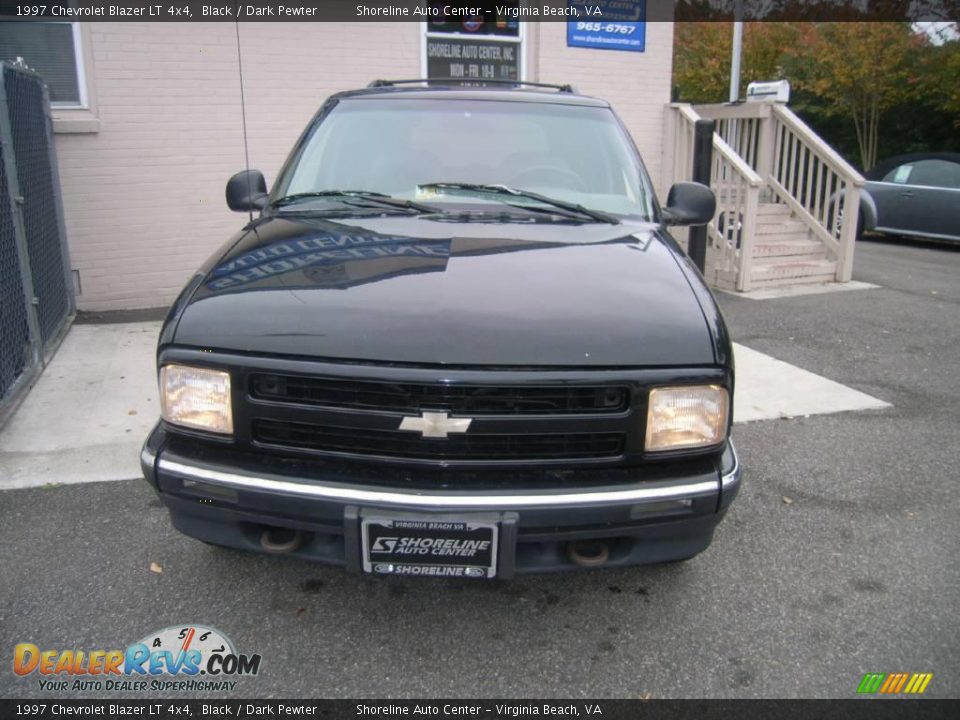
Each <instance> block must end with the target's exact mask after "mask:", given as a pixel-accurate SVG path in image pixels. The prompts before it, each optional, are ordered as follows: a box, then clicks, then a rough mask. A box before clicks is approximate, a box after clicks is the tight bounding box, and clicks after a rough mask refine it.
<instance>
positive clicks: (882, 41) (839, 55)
mask: <svg viewBox="0 0 960 720" xmlns="http://www.w3.org/2000/svg"><path fill="white" fill-rule="evenodd" d="M926 44H927V43H926V40H925V39H924V37H923V36H921V35H917V34H915V33H914V32H913V30H912V29H911V26H910V23H900V22H898V23H892V22H891V23H887V22H884V23H860V22H847V23H817V24H815V25H812V26H810V27H809V28H808V29H807V31H806V32H805V33H804V34H803V37H802V38H801V43H800V44H799V45H798V51H797V53H796V54H795V55H793V57H792V61H791V62H790V63H789V65H790V67H791V70H792V72H791V73H790V75H791V80H793V81H794V82H795V83H796V84H797V86H798V87H799V88H800V89H801V90H806V91H808V92H809V93H810V94H812V95H813V96H815V98H816V103H817V110H815V111H819V112H823V113H826V114H828V115H839V116H843V117H846V118H847V119H848V120H851V121H852V122H853V126H854V130H855V133H856V138H857V146H858V149H859V153H860V162H861V167H862V168H863V169H864V170H869V169H870V168H871V167H873V166H874V164H876V161H877V147H878V143H879V131H880V121H881V118H882V117H883V114H884V113H885V112H886V111H888V110H890V109H891V108H894V107H896V106H898V105H902V104H904V103H907V102H909V101H911V100H912V99H913V98H915V97H917V95H918V93H919V92H920V89H921V87H922V83H921V75H920V73H921V63H920V59H921V57H922V52H923V49H924V46H925V45H926Z"/></svg>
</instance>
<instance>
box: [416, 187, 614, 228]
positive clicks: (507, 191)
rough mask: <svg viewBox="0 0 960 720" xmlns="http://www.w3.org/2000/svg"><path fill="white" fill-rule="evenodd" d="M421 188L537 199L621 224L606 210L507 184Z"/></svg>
mask: <svg viewBox="0 0 960 720" xmlns="http://www.w3.org/2000/svg"><path fill="white" fill-rule="evenodd" d="M419 188H420V189H421V190H435V191H436V190H439V191H443V190H464V191H467V192H476V193H482V194H486V195H494V196H498V197H501V198H504V202H507V200H506V199H505V198H508V197H515V198H523V199H525V200H535V201H537V202H540V203H543V204H544V205H550V206H551V207H555V208H559V209H560V210H566V211H567V213H571V214H576V215H581V216H583V217H588V218H590V219H591V220H596V221H597V222H602V223H609V224H611V225H619V224H620V221H619V220H618V219H617V218H616V217H614V216H613V215H608V214H607V213H605V212H601V211H600V210H591V209H589V208H585V207H583V205H578V204H576V203H572V202H567V201H565V200H557V199H556V198H552V197H547V196H546V195H541V194H540V193H535V192H529V191H527V190H517V189H516V188H511V187H507V186H506V185H481V184H478V183H448V182H438V183H427V184H426V185H420V186H419ZM507 204H508V205H512V206H514V207H520V208H524V209H526V210H534V209H535V208H532V207H530V206H529V205H525V204H523V203H511V202H507Z"/></svg>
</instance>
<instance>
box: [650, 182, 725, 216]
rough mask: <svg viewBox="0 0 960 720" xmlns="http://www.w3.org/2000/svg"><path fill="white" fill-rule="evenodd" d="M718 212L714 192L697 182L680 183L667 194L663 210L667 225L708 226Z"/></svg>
mask: <svg viewBox="0 0 960 720" xmlns="http://www.w3.org/2000/svg"><path fill="white" fill-rule="evenodd" d="M716 211H717V198H716V196H715V195H714V194H713V190H711V189H710V188H708V187H707V186H706V185H701V184H700V183H695V182H678V183H677V184H676V185H674V186H673V187H672V188H670V192H669V193H667V206H666V207H665V208H664V209H663V214H664V222H666V224H667V225H706V224H707V223H708V222H710V221H711V220H713V214H714V213H715V212H716Z"/></svg>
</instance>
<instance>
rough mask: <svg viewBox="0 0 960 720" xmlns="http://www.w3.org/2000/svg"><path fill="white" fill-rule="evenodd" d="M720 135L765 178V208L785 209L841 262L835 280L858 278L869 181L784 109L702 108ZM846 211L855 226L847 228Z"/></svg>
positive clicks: (760, 106)
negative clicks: (860, 225) (856, 253)
mask: <svg viewBox="0 0 960 720" xmlns="http://www.w3.org/2000/svg"><path fill="white" fill-rule="evenodd" d="M696 112H697V113H699V114H700V115H702V116H703V117H708V118H711V119H713V120H715V121H716V122H717V134H718V135H720V137H722V138H723V139H724V140H726V141H727V143H728V144H729V145H730V147H731V149H732V150H733V151H734V152H735V153H736V154H737V155H738V156H739V157H741V158H743V159H744V160H745V161H746V162H747V164H748V165H750V167H751V168H753V169H754V170H755V171H756V172H757V173H758V174H759V175H760V177H761V178H762V180H763V184H764V188H763V199H764V201H765V202H767V201H773V202H777V203H782V204H784V205H786V206H787V207H788V208H790V212H791V213H792V214H793V215H794V216H795V217H796V218H797V219H798V220H800V221H801V222H802V223H803V224H804V225H806V227H807V229H808V230H809V232H810V233H811V235H812V236H813V237H815V238H816V239H817V240H819V241H820V242H822V243H823V245H824V247H825V248H826V251H827V256H828V257H829V258H831V259H832V260H835V261H836V273H835V276H834V277H835V279H836V280H838V281H840V282H846V281H847V280H849V279H850V276H851V274H852V272H853V250H854V245H855V243H856V236H857V215H858V213H859V207H860V188H861V187H863V182H864V180H863V177H861V175H860V173H858V172H857V171H856V170H855V169H854V168H853V167H852V166H851V165H850V164H849V163H847V161H846V160H844V159H843V158H842V157H840V155H838V154H837V153H836V151H834V149H833V148H831V147H830V146H829V145H828V144H827V143H825V142H824V141H823V140H822V139H821V138H820V136H819V135H817V134H816V133H815V132H813V130H811V129H810V128H809V127H808V126H807V124H806V123H804V122H803V120H801V119H800V118H799V117H797V116H796V115H795V114H794V113H793V112H791V111H790V109H789V108H787V107H786V105H783V104H781V103H743V104H737V105H698V106H697V107H696ZM844 208H852V211H851V212H849V213H846V215H847V216H848V217H850V218H851V221H850V222H842V219H843V218H842V215H843V214H844V213H843V210H844Z"/></svg>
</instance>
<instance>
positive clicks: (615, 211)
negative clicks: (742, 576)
mask: <svg viewBox="0 0 960 720" xmlns="http://www.w3.org/2000/svg"><path fill="white" fill-rule="evenodd" d="M527 85H529V84H524V85H523V86H520V84H514V85H511V86H509V87H494V88H490V87H484V88H464V87H453V86H437V85H432V84H430V85H428V84H424V83H422V82H409V83H407V82H398V83H390V82H384V81H378V82H377V83H374V84H373V85H372V86H371V87H369V88H367V89H364V90H357V91H351V92H344V93H339V94H337V95H334V96H333V97H331V98H330V99H329V100H327V101H326V103H325V104H324V105H323V106H322V107H321V109H320V110H319V112H318V113H317V115H316V117H315V118H314V119H313V120H312V121H311V122H310V124H309V126H308V127H307V129H306V130H305V132H304V133H303V135H302V136H301V138H300V139H299V141H298V142H297V144H296V146H295V147H294V148H293V151H292V153H291V154H290V157H289V159H288V160H287V162H286V164H285V165H284V167H283V169H282V170H281V171H280V174H279V176H278V177H277V180H276V182H275V184H274V187H273V189H272V191H271V192H269V193H268V192H267V188H266V183H265V181H264V178H263V176H262V175H261V174H260V173H259V172H257V171H255V170H248V171H244V172H241V173H238V174H237V175H235V176H234V177H233V178H232V179H231V180H230V182H229V184H228V185H227V201H228V204H229V205H230V207H231V208H233V209H234V210H243V211H249V212H251V213H253V212H254V211H257V212H259V216H258V217H256V219H252V220H251V222H250V223H249V224H248V225H247V226H246V227H245V228H244V229H243V230H242V231H240V233H239V234H238V235H236V236H235V237H234V238H233V239H231V240H230V241H229V242H228V243H227V244H226V245H225V246H224V247H223V248H221V249H220V250H219V251H218V252H217V253H215V254H214V256H213V257H212V258H211V259H210V260H209V261H208V262H207V263H206V264H205V265H204V266H203V267H202V268H201V269H200V270H199V271H198V272H197V274H196V275H195V276H194V277H193V279H192V280H191V281H190V282H189V283H188V284H187V286H186V288H185V289H184V290H183V293H182V294H181V295H180V297H179V298H178V299H177V300H176V302H175V303H174V305H173V307H172V308H171V310H170V313H169V315H168V317H167V319H166V322H165V324H164V326H163V329H162V331H161V334H160V341H159V347H158V351H157V352H158V355H157V359H158V366H159V376H160V391H161V407H162V419H161V420H160V422H159V424H158V425H157V427H156V428H155V429H154V430H153V432H152V433H151V435H150V436H149V438H148V439H147V441H146V444H145V445H144V448H143V451H142V454H141V463H142V466H143V472H144V475H145V477H146V478H147V480H148V481H149V482H150V483H151V484H152V485H153V486H154V487H155V488H156V490H157V492H158V493H159V495H160V497H161V498H162V500H163V502H164V503H165V504H166V506H167V508H168V509H169V511H170V516H171V518H172V520H173V524H174V525H175V526H176V527H177V528H178V529H179V530H181V531H183V532H184V533H186V534H188V535H191V536H193V537H195V538H199V539H200V540H203V541H205V542H208V543H211V544H215V545H226V546H232V547H237V548H245V549H250V550H265V551H268V552H275V553H289V554H291V555H294V556H299V557H303V558H308V559H312V560H317V561H321V562H327V563H333V564H338V565H342V566H345V567H346V568H348V569H352V570H356V571H365V572H371V573H378V574H404V575H437V576H457V577H478V578H491V577H494V576H498V577H510V576H512V575H513V574H514V573H516V572H538V571H551V570H562V569H568V568H573V567H578V566H601V565H609V566H615V565H628V564H636V563H648V562H664V561H671V560H680V559H685V558H689V557H692V556H693V555H696V554H697V553H699V552H700V551H702V550H703V549H705V548H706V547H707V546H708V545H709V544H710V541H711V539H712V537H713V531H714V528H715V527H716V525H717V523H718V522H719V521H720V520H721V519H722V517H723V516H724V514H725V513H726V511H727V508H728V507H729V505H730V503H731V502H732V501H733V499H734V497H735V496H736V494H737V490H738V487H739V482H740V467H739V464H738V461H737V456H736V453H735V451H734V448H733V444H732V443H731V441H730V438H729V432H730V424H731V420H732V418H731V400H732V396H733V355H732V351H731V344H730V339H729V337H728V334H727V330H726V328H725V325H724V322H723V319H722V317H721V315H720V312H719V310H718V308H717V305H716V303H715V301H714V299H713V297H712V295H711V294H710V292H709V290H708V289H707V287H706V286H705V284H704V282H703V280H702V278H701V276H700V274H699V273H698V272H697V270H696V268H695V267H694V266H693V265H692V264H691V262H690V261H689V260H688V259H687V258H686V256H685V255H684V253H683V251H682V249H681V248H680V247H679V246H678V245H677V244H676V242H675V241H674V240H673V239H672V238H671V237H670V236H669V235H668V234H667V232H666V231H665V227H666V226H667V225H670V224H677V225H679V224H688V225H689V224H703V223H705V222H707V221H709V219H710V218H711V217H712V215H713V212H714V208H715V201H714V197H713V195H712V193H711V192H710V190H709V189H707V188H705V187H703V186H702V185H697V184H693V183H679V184H677V185H675V186H674V187H673V188H672V189H671V191H670V194H669V196H668V199H667V205H666V208H664V209H661V208H660V207H658V204H657V201H656V197H655V195H654V192H653V189H652V185H651V183H650V179H649V177H648V175H647V172H646V170H645V169H644V167H643V163H642V161H641V159H640V156H639V154H638V152H637V150H636V148H635V147H634V145H633V143H632V141H631V140H630V138H629V135H628V134H627V133H626V131H625V130H624V128H623V126H622V124H621V123H620V121H619V120H618V119H617V117H616V115H614V113H613V111H612V110H611V108H610V107H609V105H608V104H607V103H606V102H603V101H601V100H597V99H594V98H589V97H583V96H580V95H577V94H576V93H574V92H573V91H572V89H570V88H569V87H554V88H552V89H551V88H545V87H543V86H539V87H536V88H530V87H527ZM252 217H253V216H252V214H251V218H252Z"/></svg>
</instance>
